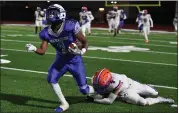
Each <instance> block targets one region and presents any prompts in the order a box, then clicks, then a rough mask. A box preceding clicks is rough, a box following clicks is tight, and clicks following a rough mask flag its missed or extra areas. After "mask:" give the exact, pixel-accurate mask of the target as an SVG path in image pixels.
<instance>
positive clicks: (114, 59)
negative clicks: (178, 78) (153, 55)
mask: <svg viewBox="0 0 179 113" xmlns="http://www.w3.org/2000/svg"><path fill="white" fill-rule="evenodd" d="M1 49H2V50H7V51H19V52H27V51H26V50H18V49H6V48H1ZM46 54H53V55H55V54H56V53H49V52H46ZM83 57H84V58H90V59H100V60H112V61H122V62H135V63H142V64H154V65H166V66H175V67H177V66H178V65H177V64H167V63H158V62H145V61H137V60H125V59H117V58H105V57H103V58H102V57H95V56H83Z"/></svg>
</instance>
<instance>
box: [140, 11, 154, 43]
mask: <svg viewBox="0 0 179 113" xmlns="http://www.w3.org/2000/svg"><path fill="white" fill-rule="evenodd" d="M141 20H142V24H143V34H144V37H145V42H146V43H148V42H149V40H148V35H149V34H150V27H153V20H152V18H151V15H150V14H148V11H147V10H143V15H142V16H141Z"/></svg>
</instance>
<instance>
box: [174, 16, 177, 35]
mask: <svg viewBox="0 0 179 113" xmlns="http://www.w3.org/2000/svg"><path fill="white" fill-rule="evenodd" d="M173 26H174V28H175V32H176V35H177V33H178V31H177V30H178V17H175V18H174V19H173Z"/></svg>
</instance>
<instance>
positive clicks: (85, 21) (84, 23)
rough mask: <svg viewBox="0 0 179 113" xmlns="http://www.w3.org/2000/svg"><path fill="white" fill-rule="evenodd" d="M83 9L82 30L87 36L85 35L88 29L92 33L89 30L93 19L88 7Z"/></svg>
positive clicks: (81, 17)
mask: <svg viewBox="0 0 179 113" xmlns="http://www.w3.org/2000/svg"><path fill="white" fill-rule="evenodd" d="M81 9H82V11H81V12H80V13H79V16H80V24H81V30H82V33H83V35H84V36H86V34H85V32H86V29H88V31H89V32H90V31H91V30H90V29H89V28H90V21H91V19H90V16H89V13H88V9H87V7H82V8H81Z"/></svg>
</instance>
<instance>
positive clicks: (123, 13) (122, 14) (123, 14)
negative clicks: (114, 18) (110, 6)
mask: <svg viewBox="0 0 179 113" xmlns="http://www.w3.org/2000/svg"><path fill="white" fill-rule="evenodd" d="M126 19H127V16H126V13H125V12H124V10H122V9H121V16H120V20H119V21H120V23H119V27H118V33H121V30H122V28H123V27H124V20H126Z"/></svg>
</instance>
